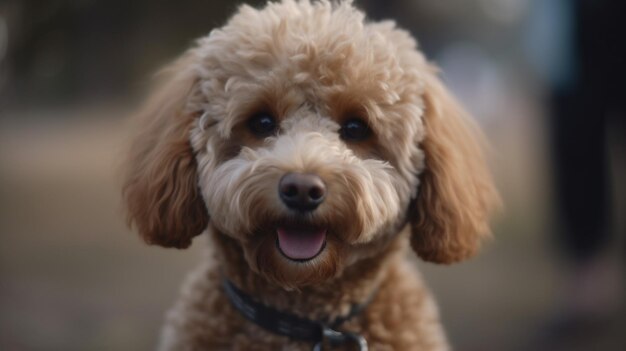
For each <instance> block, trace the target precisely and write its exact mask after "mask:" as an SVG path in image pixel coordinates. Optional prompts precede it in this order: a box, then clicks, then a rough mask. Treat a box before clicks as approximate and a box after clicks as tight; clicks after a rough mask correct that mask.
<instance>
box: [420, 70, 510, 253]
mask: <svg viewBox="0 0 626 351" xmlns="http://www.w3.org/2000/svg"><path fill="white" fill-rule="evenodd" d="M423 97H424V105H425V112H424V113H425V115H424V125H425V131H426V133H425V137H424V140H423V142H422V143H421V145H420V147H421V149H422V150H423V151H424V154H425V169H424V171H423V172H422V174H421V175H420V185H419V189H418V195H417V198H416V199H415V200H414V202H413V203H412V206H411V209H410V211H411V213H410V215H409V217H410V219H411V246H412V247H413V249H414V250H415V252H416V253H417V254H418V255H419V256H420V257H421V258H422V259H424V260H426V261H431V262H435V263H453V262H457V261H460V260H463V259H465V258H468V257H470V256H471V255H473V254H474V253H475V251H476V250H477V249H478V247H479V246H480V243H481V241H482V239H484V238H485V237H488V236H489V235H490V229H489V216H490V213H491V212H492V210H493V209H494V208H495V207H497V206H498V205H499V197H498V194H497V192H496V190H495V187H494V184H493V181H492V178H491V174H490V172H489V170H488V168H487V164H486V162H485V158H484V155H483V144H482V135H481V133H480V131H479V130H478V128H477V126H475V125H474V123H473V122H472V120H471V119H470V116H468V115H467V114H466V112H465V111H464V110H463V108H462V107H461V106H460V105H459V104H458V102H457V101H456V100H455V99H454V98H453V97H452V95H451V94H450V93H449V92H448V91H447V89H446V88H445V87H444V86H443V84H442V83H441V81H440V80H439V78H438V77H437V75H436V69H435V68H434V67H430V72H428V75H427V78H426V81H425V92H424V96H423Z"/></svg>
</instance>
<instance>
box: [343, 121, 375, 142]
mask: <svg viewBox="0 0 626 351" xmlns="http://www.w3.org/2000/svg"><path fill="white" fill-rule="evenodd" d="M371 134H372V130H371V129H370V128H369V127H368V126H367V123H365V122H363V121H362V120H360V119H356V118H355V119H350V120H348V121H347V122H346V123H344V124H343V125H342V126H341V129H340V130H339V135H340V136H341V138H342V139H343V140H347V141H361V140H365V139H367V138H369V136H370V135H371Z"/></svg>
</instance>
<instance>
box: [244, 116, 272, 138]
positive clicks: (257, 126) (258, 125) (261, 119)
mask: <svg viewBox="0 0 626 351" xmlns="http://www.w3.org/2000/svg"><path fill="white" fill-rule="evenodd" d="M277 127H278V126H277V124H276V119H275V118H274V117H273V116H272V115H270V114H268V113H265V112H261V113H257V114H256V115H254V116H252V117H251V118H250V119H249V120H248V128H249V129H250V131H251V132H252V134H254V135H255V136H257V137H259V138H265V137H268V136H270V135H272V134H274V133H276V129H277Z"/></svg>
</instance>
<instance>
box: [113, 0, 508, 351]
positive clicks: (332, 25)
mask: <svg viewBox="0 0 626 351" xmlns="http://www.w3.org/2000/svg"><path fill="white" fill-rule="evenodd" d="M160 77H161V80H160V82H159V87H158V88H157V89H156V91H155V92H154V94H153V95H152V97H151V98H150V99H149V101H148V102H147V105H146V107H145V108H144V109H143V110H142V111H141V113H139V115H138V116H137V118H138V119H137V121H138V125H139V127H140V128H139V129H140V130H139V132H138V133H137V135H136V136H135V137H134V138H135V139H134V141H133V143H132V145H131V150H130V153H129V155H130V157H129V160H128V171H127V174H126V179H125V185H124V190H123V194H124V201H125V203H126V205H127V211H128V218H129V221H130V223H131V225H133V226H134V227H135V228H136V230H137V231H138V232H139V233H140V235H141V236H142V237H143V239H145V241H146V242H147V243H149V244H155V245H160V246H164V247H174V248H179V249H182V248H186V247H188V246H189V245H190V244H191V242H192V239H193V238H194V237H196V236H197V235H199V234H201V233H204V235H206V236H207V237H209V238H210V239H209V242H210V244H209V245H208V252H209V254H208V256H207V259H206V260H205V261H204V263H203V264H202V265H200V267H198V268H197V269H196V270H195V271H193V272H192V273H191V274H190V276H189V277H188V278H187V279H186V282H185V284H184V287H183V289H182V292H181V296H180V298H179V299H178V301H177V302H176V304H175V306H174V307H173V309H172V310H170V312H169V313H168V315H167V317H166V322H165V326H164V328H163V331H162V334H161V337H160V341H159V349H160V350H311V349H316V350H320V349H322V348H324V349H328V348H331V347H332V349H338V350H341V349H343V350H351V349H359V350H366V349H368V348H369V349H371V350H446V349H448V348H449V346H448V342H447V340H446V337H445V333H444V331H443V328H442V326H441V323H440V320H439V316H438V312H437V306H436V304H435V302H434V299H433V298H432V297H431V295H430V293H429V291H428V289H427V287H426V286H425V284H424V283H423V281H422V279H421V278H420V276H419V274H418V272H417V270H416V268H415V267H414V264H412V263H411V262H410V261H409V260H408V258H407V257H406V254H407V251H408V250H407V249H408V248H409V247H410V248H412V249H413V251H414V252H415V253H416V254H417V255H418V256H419V257H420V258H421V259H423V260H425V261H429V262H435V263H442V264H449V263H453V262H457V261H461V260H463V259H466V258H468V257H470V256H472V255H473V254H474V253H475V252H476V251H477V249H478V248H479V246H480V244H481V243H482V242H483V241H484V239H486V238H489V237H490V236H491V234H490V229H489V218H490V216H491V214H492V213H493V210H494V209H495V208H496V207H497V206H498V203H499V200H498V195H497V191H496V190H495V187H494V185H493V181H492V177H491V175H490V172H489V170H488V168H487V166H486V161H485V157H484V152H483V149H484V148H483V142H482V140H483V137H482V136H481V133H480V131H479V130H478V128H477V127H476V126H475V125H474V124H473V122H472V121H471V117H470V116H468V115H467V113H466V112H464V110H463V108H462V107H461V106H460V105H459V104H458V103H457V101H456V100H455V99H454V97H453V96H452V95H451V94H450V93H449V92H448V90H447V89H446V88H445V86H444V85H443V84H442V82H441V80H440V79H439V77H438V69H437V68H436V67H435V66H434V65H432V64H431V63H429V62H428V61H427V60H426V59H425V57H424V55H423V54H422V53H421V52H420V51H419V50H418V47H417V44H416V41H415V40H414V39H413V38H412V36H411V35H410V34H409V33H408V32H406V31H404V30H402V29H399V28H397V27H396V25H395V24H394V22H392V21H384V22H370V21H367V20H366V17H365V15H364V13H363V12H361V11H360V10H358V9H356V8H355V7H354V5H353V4H352V1H343V2H331V1H326V0H321V1H310V0H282V1H278V2H270V3H268V4H267V5H266V6H265V7H263V8H261V9H256V8H253V7H250V6H246V5H243V6H241V7H239V9H238V10H237V12H236V14H234V16H233V17H232V18H231V19H230V20H229V21H228V22H227V24H226V25H224V26H223V27H221V28H218V29H215V30H213V31H212V32H211V33H210V34H209V35H207V36H206V37H203V38H201V39H199V40H198V41H197V43H196V44H195V46H193V47H192V48H191V49H189V50H188V51H187V52H186V53H185V54H183V55H182V56H181V57H180V58H179V59H178V60H177V61H175V62H174V63H173V64H171V65H170V66H169V67H168V68H167V69H165V71H164V72H163V73H162V74H161V76H160Z"/></svg>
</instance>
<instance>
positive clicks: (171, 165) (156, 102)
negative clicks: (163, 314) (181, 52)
mask: <svg viewBox="0 0 626 351" xmlns="http://www.w3.org/2000/svg"><path fill="white" fill-rule="evenodd" d="M189 59H190V58H189V57H183V58H182V59H181V60H179V61H178V62H177V63H175V64H174V65H172V66H171V67H170V68H169V69H168V70H167V71H165V72H164V74H165V82H164V85H163V86H162V88H161V89H159V90H158V91H157V93H156V94H154V95H153V96H152V98H151V99H150V100H149V101H148V104H147V106H145V107H144V109H143V110H142V111H141V113H140V114H139V115H138V116H137V120H136V122H138V123H137V126H138V127H139V129H140V130H139V132H138V134H137V135H135V136H134V140H133V142H132V145H131V149H130V154H129V158H128V161H127V164H126V167H127V168H126V176H125V181H124V188H123V196H124V201H125V203H126V208H127V211H128V222H129V224H130V225H133V224H134V226H135V227H136V228H137V230H138V231H139V233H140V235H141V236H142V237H143V238H144V240H145V241H146V242H147V243H149V244H157V245H161V246H164V247H176V248H186V247H188V246H189V245H190V244H191V240H192V239H193V237H195V236H196V235H198V234H200V233H201V232H202V231H203V230H204V229H205V228H206V227H207V225H208V221H209V215H208V213H207V210H206V206H205V204H204V201H203V200H202V197H201V196H200V192H199V189H198V180H197V177H198V174H197V165H196V160H195V157H194V154H193V152H192V149H191V145H190V143H189V133H190V128H191V126H192V123H193V120H194V118H195V117H196V116H195V114H194V113H193V112H190V111H186V110H185V107H186V105H187V99H188V98H189V95H190V94H191V91H192V90H193V87H194V84H195V83H196V80H197V78H196V77H195V75H194V74H193V73H192V72H190V71H189V67H190V65H189V64H188V63H189V62H188V60H189Z"/></svg>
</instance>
